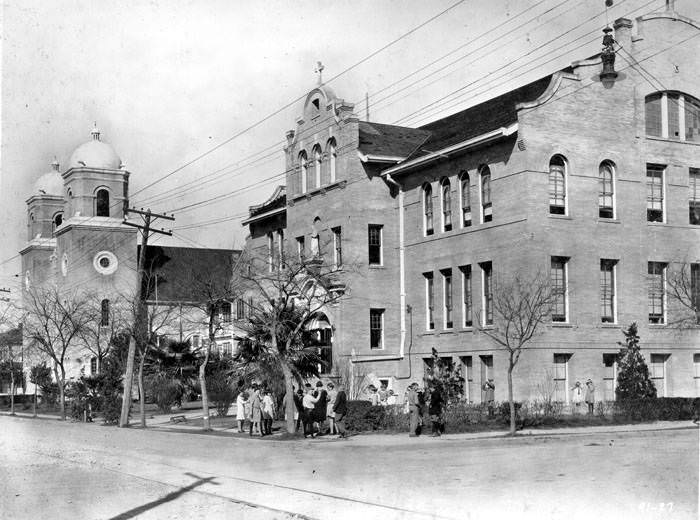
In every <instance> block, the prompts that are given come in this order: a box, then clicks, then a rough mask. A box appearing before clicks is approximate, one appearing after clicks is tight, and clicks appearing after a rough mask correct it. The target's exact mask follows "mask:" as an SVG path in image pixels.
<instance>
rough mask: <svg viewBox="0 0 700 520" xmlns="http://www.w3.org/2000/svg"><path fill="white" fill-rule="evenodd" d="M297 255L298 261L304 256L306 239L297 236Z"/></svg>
mask: <svg viewBox="0 0 700 520" xmlns="http://www.w3.org/2000/svg"><path fill="white" fill-rule="evenodd" d="M297 255H299V261H300V262H303V261H304V259H305V258H306V239H305V238H304V237H297Z"/></svg>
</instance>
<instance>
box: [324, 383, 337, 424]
mask: <svg viewBox="0 0 700 520" xmlns="http://www.w3.org/2000/svg"><path fill="white" fill-rule="evenodd" d="M327 386H328V404H327V405H326V416H327V418H328V434H329V435H333V434H334V433H338V432H337V431H336V427H335V412H334V411H333V406H335V399H336V397H337V396H338V392H337V391H336V390H335V385H334V384H333V381H331V382H329V383H328V385H327Z"/></svg>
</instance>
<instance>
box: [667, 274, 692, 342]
mask: <svg viewBox="0 0 700 520" xmlns="http://www.w3.org/2000/svg"><path fill="white" fill-rule="evenodd" d="M668 271H669V272H668V276H667V283H666V293H667V295H668V303H669V307H671V308H672V310H673V312H672V313H671V312H669V315H672V316H673V317H672V318H670V319H669V325H670V326H672V327H676V328H679V329H687V328H694V327H698V326H700V264H691V263H689V262H687V261H682V262H677V263H674V264H672V265H671V266H670V268H669V269H668ZM670 310H671V309H670Z"/></svg>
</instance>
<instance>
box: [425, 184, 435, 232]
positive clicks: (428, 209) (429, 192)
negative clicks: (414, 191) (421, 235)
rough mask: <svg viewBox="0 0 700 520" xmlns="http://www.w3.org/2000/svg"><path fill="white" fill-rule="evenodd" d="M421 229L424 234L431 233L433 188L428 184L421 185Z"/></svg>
mask: <svg viewBox="0 0 700 520" xmlns="http://www.w3.org/2000/svg"><path fill="white" fill-rule="evenodd" d="M423 215H424V217H423V229H424V230H425V235H426V236H428V235H432V234H433V188H432V187H431V186H430V184H425V185H424V186H423Z"/></svg>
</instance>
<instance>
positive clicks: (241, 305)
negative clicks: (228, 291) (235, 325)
mask: <svg viewBox="0 0 700 520" xmlns="http://www.w3.org/2000/svg"><path fill="white" fill-rule="evenodd" d="M244 318H245V302H244V301H243V300H241V299H238V300H236V319H237V320H242V319H244Z"/></svg>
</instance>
